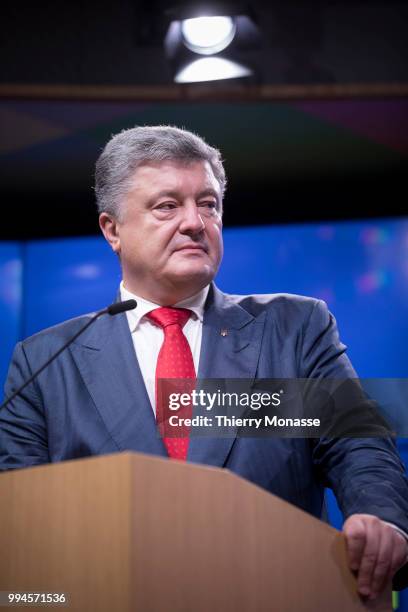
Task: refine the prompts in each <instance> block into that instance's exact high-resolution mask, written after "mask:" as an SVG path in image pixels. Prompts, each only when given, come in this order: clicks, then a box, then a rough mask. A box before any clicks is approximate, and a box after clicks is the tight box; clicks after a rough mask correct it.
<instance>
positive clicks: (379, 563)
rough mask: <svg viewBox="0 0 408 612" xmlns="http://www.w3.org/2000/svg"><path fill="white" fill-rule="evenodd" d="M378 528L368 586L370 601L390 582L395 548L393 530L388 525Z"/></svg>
mask: <svg viewBox="0 0 408 612" xmlns="http://www.w3.org/2000/svg"><path fill="white" fill-rule="evenodd" d="M380 527H381V528H380V530H379V537H380V543H379V548H378V555H377V560H376V563H375V566H374V569H373V573H372V578H371V585H370V597H371V598H372V599H374V598H375V597H377V596H378V595H379V593H380V592H381V591H382V590H383V589H384V588H385V585H386V584H387V583H388V582H389V581H390V574H391V568H392V560H393V552H394V548H395V540H394V536H395V535H396V534H395V532H394V530H393V528H392V527H390V526H389V525H381V526H380Z"/></svg>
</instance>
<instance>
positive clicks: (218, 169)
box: [0, 127, 408, 598]
mask: <svg viewBox="0 0 408 612" xmlns="http://www.w3.org/2000/svg"><path fill="white" fill-rule="evenodd" d="M224 189H225V173H224V169H223V166H222V163H221V159H220V154H219V152H218V151H217V150H215V149H213V148H212V147H209V146H208V145H207V144H206V143H205V142H204V141H203V140H202V139H200V138H198V137H197V136H195V135H193V134H191V133H190V132H187V131H184V130H179V129H177V128H171V127H144V128H135V129H131V130H126V131H124V132H121V133H120V134H118V135H116V136H115V137H113V138H112V139H111V141H110V142H109V143H108V144H107V145H106V147H105V149H104V151H103V152H102V154H101V156H100V158H99V160H98V162H97V167H96V196H97V202H98V208H99V212H100V226H101V229H102V232H103V234H104V236H105V238H106V240H107V241H108V243H109V244H110V246H111V248H112V250H113V251H114V252H115V253H116V254H117V255H118V256H119V258H120V262H121V267H122V275H123V280H122V283H121V287H120V297H121V299H122V300H125V299H128V298H135V299H136V301H137V304H138V305H137V308H136V310H134V311H131V312H128V313H127V314H126V315H125V314H123V315H119V316H117V317H115V318H108V317H105V318H101V319H99V320H98V321H97V322H96V323H95V324H94V325H93V326H92V327H91V328H89V330H87V331H86V332H85V333H84V334H83V335H82V336H81V337H80V338H79V339H78V341H76V342H75V343H74V344H72V345H71V347H70V348H69V350H67V351H65V352H64V353H63V354H62V355H61V356H60V357H59V358H58V359H57V360H55V361H54V362H53V363H52V364H51V365H50V366H49V367H48V368H47V369H46V370H45V371H44V372H43V373H42V374H41V375H40V376H38V378H37V380H36V381H35V383H34V384H32V385H30V386H28V387H27V388H26V389H25V390H24V391H23V393H22V394H21V396H20V397H19V398H18V399H15V400H14V401H13V402H12V403H10V404H9V405H8V406H7V408H6V409H5V410H3V412H2V413H1V414H0V426H1V429H2V437H1V442H0V460H1V464H0V465H1V467H2V469H9V468H16V467H23V466H28V465H34V464H39V463H45V462H50V461H51V462H55V461H61V460H65V459H71V458H74V457H83V456H88V455H97V454H104V453H110V452H117V451H122V450H135V451H142V452H147V453H153V454H157V455H162V456H170V457H175V458H179V459H182V460H185V459H187V460H188V461H194V462H200V463H206V464H211V465H215V466H219V467H227V468H229V469H231V470H232V471H234V472H236V473H237V474H240V475H241V476H243V477H245V478H247V479H249V480H251V481H253V482H255V483H257V484H259V485H260V486H262V487H264V488H265V489H267V490H269V491H271V492H273V493H275V494H277V495H279V496H280V497H282V498H284V499H286V500H287V501H289V502H291V503H293V504H295V505H297V506H298V507H300V508H303V509H304V510H306V511H308V512H311V513H312V514H314V515H316V516H321V514H322V509H323V487H324V485H328V486H331V487H332V488H333V489H334V491H335V493H336V495H337V498H338V500H339V503H340V506H341V508H342V511H343V513H344V515H345V517H346V519H347V520H346V522H345V524H344V533H345V536H346V541H347V546H348V550H349V560H350V566H351V568H352V569H353V570H356V571H358V587H359V591H360V593H361V594H362V595H364V596H367V597H370V598H374V597H376V596H377V595H378V594H379V593H380V592H381V591H382V589H383V588H384V587H385V585H386V584H387V582H388V581H389V580H390V579H391V577H392V576H393V575H394V574H395V572H396V571H397V570H398V568H400V567H401V566H403V565H404V564H405V563H406V561H407V552H408V545H407V539H406V537H405V535H404V533H405V534H406V533H407V532H408V484H407V480H406V477H405V475H404V472H403V466H402V464H401V462H400V460H399V457H398V455H397V453H396V451H395V448H394V445H393V443H392V441H391V440H390V439H388V438H378V439H369V438H367V439H356V438H349V439H320V440H309V439H303V438H302V439H299V438H297V439H288V438H284V439H283V438H271V439H269V438H263V439H259V438H250V437H246V438H244V437H241V438H240V437H236V438H207V437H205V438H200V437H191V439H190V440H189V439H188V438H187V439H186V438H184V439H183V440H177V439H174V438H173V439H170V438H169V439H160V438H159V437H157V434H156V420H157V421H160V419H161V418H162V416H161V414H160V413H159V412H160V411H159V407H158V406H157V407H156V393H155V384H156V379H157V378H166V377H168V378H172V377H180V378H186V379H189V378H190V379H192V380H194V379H195V377H196V374H197V375H198V377H199V378H247V379H253V378H259V379H261V378H269V379H271V378H327V377H333V378H350V377H355V373H354V370H353V369H352V366H351V364H350V362H349V361H348V359H347V357H346V356H345V354H344V352H345V347H344V345H342V344H341V343H340V342H339V339H338V334H337V330H336V325H335V321H334V319H333V317H332V316H331V315H330V314H329V312H328V311H327V308H326V306H325V305H324V303H323V302H320V301H318V300H314V299H310V298H303V297H300V296H288V295H279V294H275V295H263V296H231V295H225V294H223V293H222V292H220V291H219V290H218V289H217V288H216V287H215V285H214V284H212V281H213V278H214V276H215V275H216V273H217V270H218V267H219V264H220V262H221V259H222V254H223V244H222V233H221V230H222V198H223V193H224ZM85 321H86V317H80V318H79V319H75V320H72V321H68V322H66V323H63V324H61V325H59V326H56V327H54V328H51V329H49V330H46V331H44V332H41V333H40V334H37V335H35V336H33V337H32V338H29V339H27V340H26V341H25V342H23V343H20V344H18V345H17V347H16V349H15V352H14V355H13V359H12V363H11V366H10V371H9V376H8V380H7V383H6V396H10V395H11V394H12V392H13V391H14V390H15V389H16V388H18V386H19V385H20V384H21V383H22V382H23V381H24V380H25V379H28V378H29V376H30V373H31V372H32V371H33V370H34V369H35V368H36V367H38V365H40V364H42V363H44V362H45V361H46V360H47V359H48V358H49V357H50V355H52V353H53V352H55V351H56V350H57V349H58V348H59V347H60V346H61V345H62V344H63V343H64V342H65V341H66V340H67V339H68V338H69V337H71V336H73V335H74V333H75V332H76V331H77V330H78V329H79V328H80V327H81V326H82V325H83V324H84V322H85ZM406 569H407V568H406V567H405V568H403V569H402V570H400V571H399V574H398V575H397V578H396V585H397V586H398V585H399V586H402V585H405V584H406V583H407V572H406Z"/></svg>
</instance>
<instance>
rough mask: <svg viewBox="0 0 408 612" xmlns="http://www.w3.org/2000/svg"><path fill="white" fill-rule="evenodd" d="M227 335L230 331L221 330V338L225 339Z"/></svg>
mask: <svg viewBox="0 0 408 612" xmlns="http://www.w3.org/2000/svg"><path fill="white" fill-rule="evenodd" d="M227 335H228V329H222V330H221V336H222V337H223V338H224V337H225V336H227Z"/></svg>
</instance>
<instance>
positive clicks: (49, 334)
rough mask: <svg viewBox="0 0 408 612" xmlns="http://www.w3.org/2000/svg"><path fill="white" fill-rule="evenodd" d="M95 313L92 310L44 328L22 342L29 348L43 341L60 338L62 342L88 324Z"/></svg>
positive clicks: (49, 341) (47, 341) (48, 341)
mask: <svg viewBox="0 0 408 612" xmlns="http://www.w3.org/2000/svg"><path fill="white" fill-rule="evenodd" d="M94 314H95V313H94V312H90V313H88V314H84V315H80V316H79V317H75V318H73V319H67V320H66V321H62V322H61V323H58V324H56V325H53V326H52V327H47V328H45V329H42V330H41V331H39V332H37V333H35V334H33V335H32V336H28V337H27V338H25V339H24V340H23V341H22V342H21V344H22V345H23V346H24V347H27V348H28V347H31V346H34V345H39V344H42V343H52V342H53V340H59V341H60V342H61V341H67V340H69V338H72V336H74V335H75V334H76V332H78V331H79V330H80V329H81V327H83V326H84V325H86V323H87V321H89V320H90V319H91V318H92V316H93V315H94Z"/></svg>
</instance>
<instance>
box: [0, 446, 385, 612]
mask: <svg viewBox="0 0 408 612" xmlns="http://www.w3.org/2000/svg"><path fill="white" fill-rule="evenodd" d="M0 499H1V504H0V548H1V555H0V591H3V592H8V591H10V592H26V593H39V592H41V593H55V594H57V593H64V594H66V597H67V603H66V606H63V605H53V604H52V605H48V606H47V607H48V609H52V610H54V609H55V610H62V611H63V610H64V609H69V610H75V611H81V612H82V611H84V612H85V611H86V612H91V611H98V612H104V611H106V612H108V611H109V612H112V611H115V612H128V611H129V612H130V611H135V612H139V611H143V612H212V611H213V612H264V611H265V612H266V611H268V612H271V611H275V610H276V611H277V612H320V611H322V612H326V611H328V610H330V611H331V612H354V611H355V612H358V611H361V610H376V611H378V612H379V611H381V612H383V611H384V612H385V611H388V610H391V605H390V603H389V602H390V598H388V595H387V596H385V598H384V599H383V600H382V601H381V602H378V601H377V602H374V603H371V604H364V603H363V602H362V601H361V600H360V598H359V596H358V595H357V592H356V581H355V579H354V577H353V575H352V574H351V572H350V571H349V570H348V567H347V557H346V548H345V542H344V538H343V536H342V534H341V533H339V532H338V531H337V530H335V529H333V528H332V527H330V526H329V525H326V524H325V523H322V522H321V521H318V520H317V519H315V518H314V517H312V516H310V515H308V514H306V513H305V512H302V511H301V510H299V509H297V508H295V507H294V506H291V505H290V504H288V503H286V502H284V501H282V500H281V499H279V498H277V497H275V496H273V495H271V494H269V493H268V492H266V491H264V490H263V489H261V488H259V487H257V486H256V485H254V484H252V483H250V482H248V481H246V480H244V479H242V478H240V477H238V476H236V475H234V474H232V473H231V472H228V471H226V470H221V469H218V468H213V467H208V466H202V465H194V464H188V463H183V462H178V461H169V460H166V459H162V458H159V457H152V456H149V455H142V454H137V453H123V454H115V455H108V456H103V457H94V458H89V459H81V460H74V461H67V462H64V463H59V464H53V465H44V466H38V467H33V468H28V469H24V470H19V471H14V472H13V471H10V472H6V473H3V474H0ZM1 609H2V608H1V607H0V610H1ZM3 609H7V608H3ZM11 609H16V608H14V607H10V610H11ZM21 609H22V608H21Z"/></svg>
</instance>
